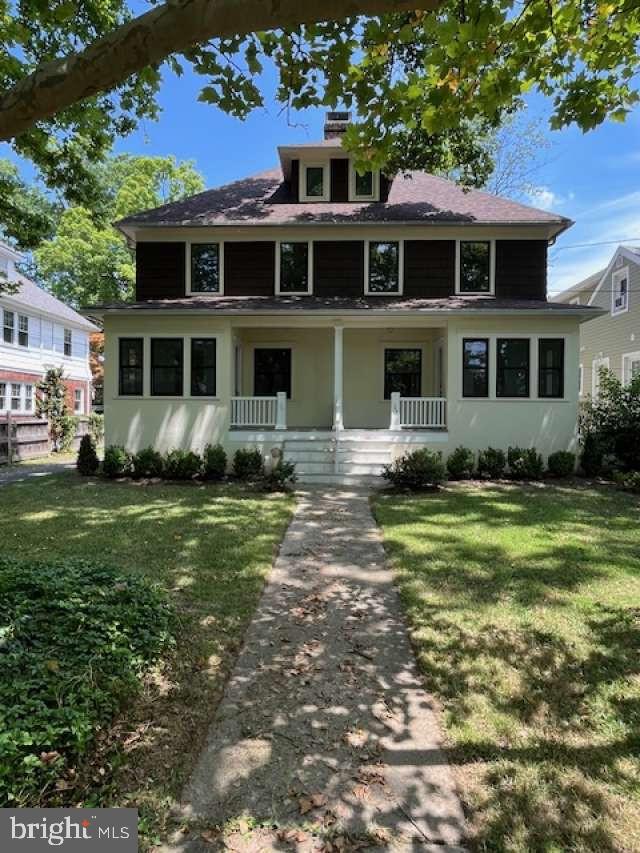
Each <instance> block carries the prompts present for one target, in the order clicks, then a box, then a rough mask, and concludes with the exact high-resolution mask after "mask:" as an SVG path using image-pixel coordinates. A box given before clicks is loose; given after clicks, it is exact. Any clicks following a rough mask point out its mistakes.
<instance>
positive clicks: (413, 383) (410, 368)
mask: <svg viewBox="0 0 640 853" xmlns="http://www.w3.org/2000/svg"><path fill="white" fill-rule="evenodd" d="M421 387H422V350H420V349H395V348H394V349H386V350H385V351H384V399H385V400H390V399H391V394H392V392H394V391H395V392H399V393H400V395H401V396H402V397H419V396H420V392H421Z"/></svg>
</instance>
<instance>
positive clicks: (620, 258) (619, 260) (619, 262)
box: [616, 255, 624, 269]
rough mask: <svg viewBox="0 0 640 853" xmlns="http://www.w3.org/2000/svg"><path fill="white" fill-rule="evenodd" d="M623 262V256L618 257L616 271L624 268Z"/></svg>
mask: <svg viewBox="0 0 640 853" xmlns="http://www.w3.org/2000/svg"><path fill="white" fill-rule="evenodd" d="M623 260H624V259H623V257H622V255H618V257H617V258H616V269H620V267H621V266H622V261H623Z"/></svg>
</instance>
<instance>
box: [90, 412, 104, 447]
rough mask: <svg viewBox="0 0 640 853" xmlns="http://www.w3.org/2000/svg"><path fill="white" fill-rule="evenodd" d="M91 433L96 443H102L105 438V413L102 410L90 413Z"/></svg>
mask: <svg viewBox="0 0 640 853" xmlns="http://www.w3.org/2000/svg"><path fill="white" fill-rule="evenodd" d="M89 434H90V436H91V438H92V439H93V440H94V441H95V443H96V444H100V442H101V441H102V439H103V438H104V415H101V414H100V412H91V414H90V415H89Z"/></svg>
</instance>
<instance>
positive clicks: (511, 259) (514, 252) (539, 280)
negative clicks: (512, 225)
mask: <svg viewBox="0 0 640 853" xmlns="http://www.w3.org/2000/svg"><path fill="white" fill-rule="evenodd" d="M496 296H497V297H498V298H500V299H546V298H547V241H546V240H496Z"/></svg>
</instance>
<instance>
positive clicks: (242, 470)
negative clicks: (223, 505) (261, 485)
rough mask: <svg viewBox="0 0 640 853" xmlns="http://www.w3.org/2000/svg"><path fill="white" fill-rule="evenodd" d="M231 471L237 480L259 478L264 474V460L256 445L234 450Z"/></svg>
mask: <svg viewBox="0 0 640 853" xmlns="http://www.w3.org/2000/svg"><path fill="white" fill-rule="evenodd" d="M233 473H234V474H235V476H236V477H237V478H238V479H239V480H259V479H262V477H263V475H264V460H263V458H262V454H261V453H260V451H259V450H258V448H257V447H254V448H251V449H250V448H244V447H241V448H240V449H239V450H236V452H235V454H234V456H233Z"/></svg>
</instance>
